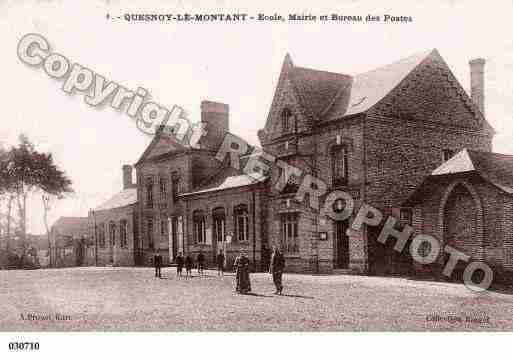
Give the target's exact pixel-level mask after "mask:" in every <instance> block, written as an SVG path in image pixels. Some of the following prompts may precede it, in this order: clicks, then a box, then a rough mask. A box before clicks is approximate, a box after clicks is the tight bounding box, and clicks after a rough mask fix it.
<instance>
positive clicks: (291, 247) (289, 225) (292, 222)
mask: <svg viewBox="0 0 513 359" xmlns="http://www.w3.org/2000/svg"><path fill="white" fill-rule="evenodd" d="M298 217H299V216H298V214H297V213H286V214H283V215H282V218H281V227H282V233H281V236H282V237H281V242H282V247H283V250H284V252H285V253H293V254H294V253H299V238H298Z"/></svg>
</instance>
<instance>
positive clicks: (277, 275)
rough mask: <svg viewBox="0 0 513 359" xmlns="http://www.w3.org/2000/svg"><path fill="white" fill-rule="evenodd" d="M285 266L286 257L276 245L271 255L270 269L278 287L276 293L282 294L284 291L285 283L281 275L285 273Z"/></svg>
mask: <svg viewBox="0 0 513 359" xmlns="http://www.w3.org/2000/svg"><path fill="white" fill-rule="evenodd" d="M284 268H285V257H283V253H281V251H280V249H279V248H278V247H274V249H273V255H272V257H271V268H270V270H269V272H270V273H272V275H273V282H274V285H275V287H276V292H274V294H280V295H281V293H282V291H283V285H282V282H281V277H282V275H283V269H284Z"/></svg>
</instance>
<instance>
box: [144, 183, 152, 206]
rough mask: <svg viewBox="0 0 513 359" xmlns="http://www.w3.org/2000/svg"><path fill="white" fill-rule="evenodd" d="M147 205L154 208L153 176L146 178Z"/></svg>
mask: <svg viewBox="0 0 513 359" xmlns="http://www.w3.org/2000/svg"><path fill="white" fill-rule="evenodd" d="M145 187H146V207H147V208H153V178H152V177H148V178H146V183H145Z"/></svg>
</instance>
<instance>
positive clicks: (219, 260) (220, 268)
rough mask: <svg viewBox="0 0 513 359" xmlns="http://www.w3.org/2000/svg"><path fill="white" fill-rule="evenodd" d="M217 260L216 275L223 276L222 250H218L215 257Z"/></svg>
mask: <svg viewBox="0 0 513 359" xmlns="http://www.w3.org/2000/svg"><path fill="white" fill-rule="evenodd" d="M216 261H217V275H221V276H224V253H223V250H222V249H220V250H219V254H218V255H217V258H216Z"/></svg>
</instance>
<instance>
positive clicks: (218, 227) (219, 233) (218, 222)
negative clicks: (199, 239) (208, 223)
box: [212, 207, 226, 242]
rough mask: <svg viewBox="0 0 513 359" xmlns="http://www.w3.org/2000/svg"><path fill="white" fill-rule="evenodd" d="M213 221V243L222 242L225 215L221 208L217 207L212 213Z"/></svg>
mask: <svg viewBox="0 0 513 359" xmlns="http://www.w3.org/2000/svg"><path fill="white" fill-rule="evenodd" d="M212 218H213V220H214V241H217V242H223V241H224V236H225V230H226V214H225V211H224V208H223V207H217V208H215V209H214V210H213V211H212Z"/></svg>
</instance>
